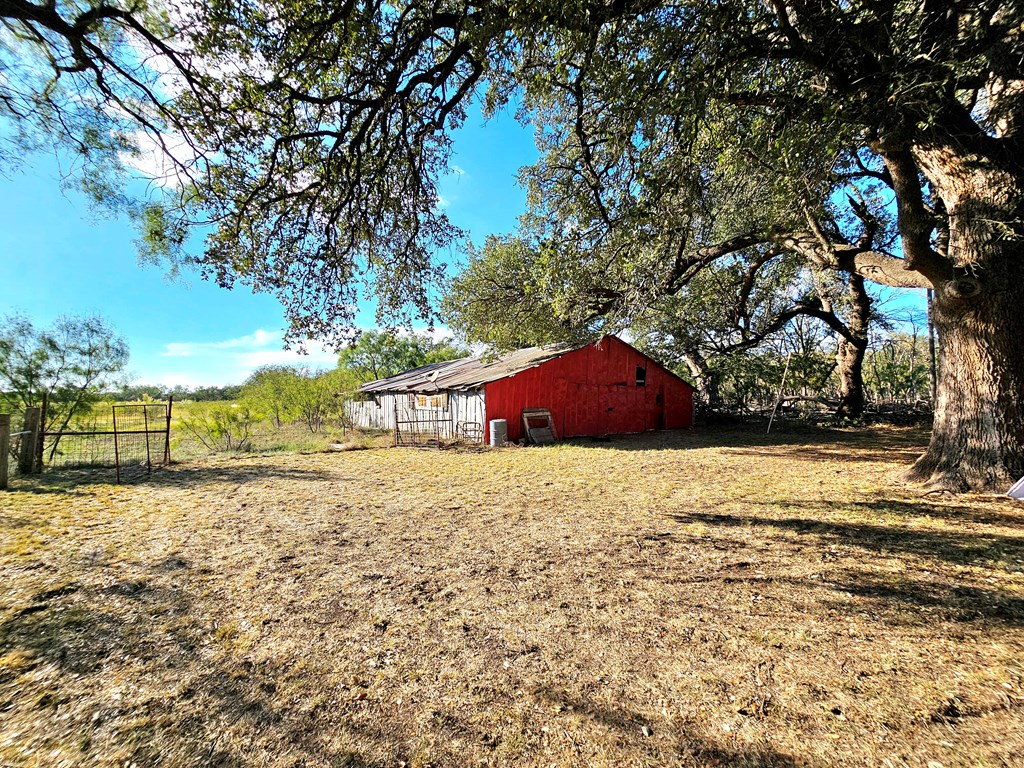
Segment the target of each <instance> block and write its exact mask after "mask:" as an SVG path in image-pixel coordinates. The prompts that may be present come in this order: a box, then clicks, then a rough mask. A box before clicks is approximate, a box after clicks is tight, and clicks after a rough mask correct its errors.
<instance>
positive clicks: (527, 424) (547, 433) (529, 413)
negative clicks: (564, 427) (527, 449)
mask: <svg viewBox="0 0 1024 768" xmlns="http://www.w3.org/2000/svg"><path fill="white" fill-rule="evenodd" d="M523 432H524V433H525V434H526V439H527V440H529V441H530V442H531V443H534V444H535V445H551V444H553V443H554V442H555V441H556V440H558V435H556V434H555V422H554V420H553V419H552V418H551V411H549V410H548V409H547V408H523Z"/></svg>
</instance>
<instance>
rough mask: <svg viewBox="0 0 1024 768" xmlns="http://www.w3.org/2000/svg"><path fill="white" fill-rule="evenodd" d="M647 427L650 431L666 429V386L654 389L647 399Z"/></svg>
mask: <svg viewBox="0 0 1024 768" xmlns="http://www.w3.org/2000/svg"><path fill="white" fill-rule="evenodd" d="M646 413H647V418H646V422H647V423H646V427H647V429H648V430H652V429H664V428H665V385H664V384H661V385H660V386H659V387H658V388H657V389H652V391H651V392H650V393H649V394H648V399H647V409H646Z"/></svg>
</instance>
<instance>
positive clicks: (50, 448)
mask: <svg viewBox="0 0 1024 768" xmlns="http://www.w3.org/2000/svg"><path fill="white" fill-rule="evenodd" d="M170 414H171V402H170V401H168V402H167V403H145V404H137V405H112V406H104V407H97V408H93V409H92V410H91V411H90V412H89V413H87V414H84V415H81V416H78V417H76V418H74V419H72V420H70V421H69V422H68V423H67V424H63V425H61V427H60V428H59V429H57V430H55V431H48V432H45V433H44V435H43V464H44V465H45V466H46V467H48V468H63V469H91V468H113V469H114V470H115V476H116V478H117V481H118V482H125V481H130V480H134V479H138V478H139V477H141V476H144V475H146V474H148V473H149V472H150V471H151V470H152V468H153V467H154V466H160V465H164V464H167V463H169V462H170V429H169V426H170Z"/></svg>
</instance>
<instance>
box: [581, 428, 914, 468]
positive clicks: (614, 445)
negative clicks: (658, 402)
mask: <svg viewBox="0 0 1024 768" xmlns="http://www.w3.org/2000/svg"><path fill="white" fill-rule="evenodd" d="M565 442H566V443H568V444H571V445H574V446H578V447H581V448H604V449H610V450H617V451H660V450H693V449H708V448H712V449H713V448H725V449H735V452H736V453H738V454H744V453H747V452H749V453H750V455H769V456H780V455H792V456H793V457H794V458H801V459H806V460H816V459H822V458H827V459H830V460H847V461H881V460H885V461H891V460H892V459H893V456H894V452H896V454H895V455H897V456H899V455H900V453H906V454H907V456H908V457H914V456H916V455H917V454H918V453H920V452H921V451H923V450H924V448H925V446H926V444H927V442H928V432H927V431H926V430H923V429H905V430H890V429H884V430H872V429H870V428H867V427H866V428H863V429H858V430H852V429H830V428H828V427H817V426H813V425H806V426H800V427H798V428H794V429H791V430H787V431H776V432H772V433H771V434H765V432H764V427H763V425H749V426H743V427H727V428H720V427H692V428H690V429H678V430H663V431H658V432H645V433H643V434H637V435H610V436H607V437H572V438H567V439H566V441H565ZM823 443H824V444H825V445H822V444H823ZM844 447H845V448H856V449H857V454H856V455H851V454H849V453H848V452H844V450H843V448H844ZM758 449H765V450H758ZM784 449H788V454H781V453H779V451H780V450H784Z"/></svg>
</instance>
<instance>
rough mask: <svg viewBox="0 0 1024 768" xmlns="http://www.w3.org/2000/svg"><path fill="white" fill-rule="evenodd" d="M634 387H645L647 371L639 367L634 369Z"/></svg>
mask: <svg viewBox="0 0 1024 768" xmlns="http://www.w3.org/2000/svg"><path fill="white" fill-rule="evenodd" d="M636 385H637V386H638V387H646V386H647V369H646V368H641V367H640V366H639V365H638V366H637V367H636Z"/></svg>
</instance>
